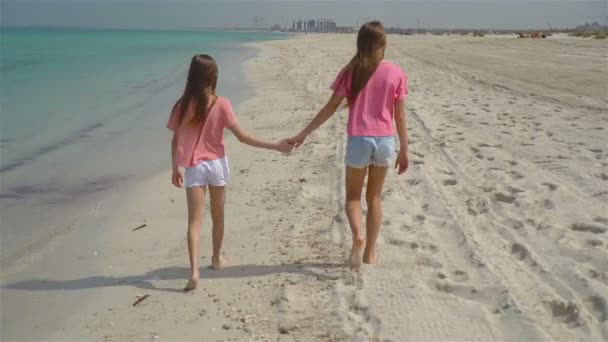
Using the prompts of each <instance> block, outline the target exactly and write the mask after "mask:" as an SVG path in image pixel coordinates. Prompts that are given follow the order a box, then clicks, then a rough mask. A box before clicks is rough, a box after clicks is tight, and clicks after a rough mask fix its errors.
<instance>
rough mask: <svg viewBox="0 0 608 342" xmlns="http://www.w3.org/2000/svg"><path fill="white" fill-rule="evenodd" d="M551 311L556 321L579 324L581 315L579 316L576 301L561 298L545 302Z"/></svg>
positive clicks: (573, 324)
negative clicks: (561, 299)
mask: <svg viewBox="0 0 608 342" xmlns="http://www.w3.org/2000/svg"><path fill="white" fill-rule="evenodd" d="M545 303H546V304H547V307H548V309H549V311H551V316H552V318H553V320H554V321H556V322H559V323H564V324H568V325H569V324H572V326H578V325H579V324H580V323H579V320H580V316H579V312H580V310H579V308H578V306H577V305H576V304H575V303H572V302H567V303H566V302H562V301H559V300H552V301H547V302H545Z"/></svg>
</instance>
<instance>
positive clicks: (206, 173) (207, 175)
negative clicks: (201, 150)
mask: <svg viewBox="0 0 608 342" xmlns="http://www.w3.org/2000/svg"><path fill="white" fill-rule="evenodd" d="M229 173H230V172H229V170H228V159H226V157H223V158H220V159H215V160H203V161H200V162H198V164H196V165H194V166H191V167H187V168H186V188H190V187H193V186H207V185H211V186H224V185H226V182H228V175H229Z"/></svg>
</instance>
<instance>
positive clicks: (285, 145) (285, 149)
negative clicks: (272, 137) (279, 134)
mask: <svg viewBox="0 0 608 342" xmlns="http://www.w3.org/2000/svg"><path fill="white" fill-rule="evenodd" d="M294 148H295V146H294V145H292V144H290V143H289V142H288V141H287V140H281V141H279V142H278V143H277V144H276V148H275V149H276V150H277V151H278V152H281V153H284V154H291V152H293V149H294Z"/></svg>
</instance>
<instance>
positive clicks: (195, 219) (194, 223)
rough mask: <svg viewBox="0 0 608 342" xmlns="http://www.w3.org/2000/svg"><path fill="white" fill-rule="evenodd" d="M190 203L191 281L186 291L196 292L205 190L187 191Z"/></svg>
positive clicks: (189, 251) (189, 247) (189, 248)
mask: <svg viewBox="0 0 608 342" xmlns="http://www.w3.org/2000/svg"><path fill="white" fill-rule="evenodd" d="M186 199H187V201H188V236H187V238H188V255H189V257H190V272H191V274H190V280H189V281H188V284H187V285H186V287H184V291H190V290H194V289H195V288H196V285H197V284H198V278H199V270H198V258H199V253H200V245H201V241H200V236H201V225H202V224H203V205H204V204H205V188H204V187H201V186H193V187H190V188H187V189H186Z"/></svg>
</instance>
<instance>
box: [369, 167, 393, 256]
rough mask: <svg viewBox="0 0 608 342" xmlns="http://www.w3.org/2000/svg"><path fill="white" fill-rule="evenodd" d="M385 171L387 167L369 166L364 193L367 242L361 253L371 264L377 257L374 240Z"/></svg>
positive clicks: (379, 221) (378, 224)
mask: <svg viewBox="0 0 608 342" xmlns="http://www.w3.org/2000/svg"><path fill="white" fill-rule="evenodd" d="M387 171H388V167H380V166H370V167H369V175H368V177H367V192H366V193H365V199H366V201H367V222H366V230H367V243H366V245H365V252H364V253H363V262H364V263H366V264H373V263H375V262H376V259H377V258H378V255H377V253H376V240H378V234H379V233H380V224H381V223H382V187H383V186H384V179H385V178H386V173H387Z"/></svg>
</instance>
